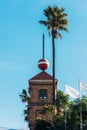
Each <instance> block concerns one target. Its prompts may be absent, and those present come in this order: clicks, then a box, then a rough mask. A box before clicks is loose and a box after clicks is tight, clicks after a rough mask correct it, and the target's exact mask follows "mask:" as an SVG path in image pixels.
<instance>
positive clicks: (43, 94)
mask: <svg viewBox="0 0 87 130" xmlns="http://www.w3.org/2000/svg"><path fill="white" fill-rule="evenodd" d="M39 98H40V99H47V90H46V89H40V90H39Z"/></svg>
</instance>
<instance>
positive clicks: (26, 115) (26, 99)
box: [19, 89, 30, 126]
mask: <svg viewBox="0 0 87 130" xmlns="http://www.w3.org/2000/svg"><path fill="white" fill-rule="evenodd" d="M19 96H20V98H21V100H22V102H23V103H26V105H25V107H26V109H25V110H24V120H25V121H26V122H27V123H28V126H29V99H30V97H29V94H28V92H27V90H25V89H23V90H22V93H21V94H19Z"/></svg>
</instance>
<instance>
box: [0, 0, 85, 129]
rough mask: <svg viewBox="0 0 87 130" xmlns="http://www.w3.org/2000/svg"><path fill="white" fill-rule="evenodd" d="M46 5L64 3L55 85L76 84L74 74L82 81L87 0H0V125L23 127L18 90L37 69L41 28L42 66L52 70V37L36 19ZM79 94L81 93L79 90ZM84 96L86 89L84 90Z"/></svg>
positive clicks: (25, 87)
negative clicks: (46, 64) (63, 28)
mask: <svg viewBox="0 0 87 130" xmlns="http://www.w3.org/2000/svg"><path fill="white" fill-rule="evenodd" d="M48 5H50V6H52V5H57V6H58V7H64V8H65V12H66V13H67V14H68V21H69V25H68V30H69V32H68V33H65V32H62V35H63V39H62V40H61V39H58V40H56V43H55V46H56V78H57V79H58V80H59V89H60V90H63V91H65V83H67V84H69V85H70V86H72V87H74V88H76V89H78V78H79V79H80V80H81V81H83V82H84V83H87V0H0V126H2V127H3V126H4V127H8V128H23V127H27V124H26V122H24V120H23V118H24V115H23V109H24V105H23V104H22V103H21V100H20V98H19V93H21V91H22V89H27V88H28V79H30V78H31V77H33V76H35V75H36V74H38V73H39V72H40V70H39V69H38V67H37V62H38V61H39V60H40V59H41V58H42V33H43V32H44V34H45V58H46V59H48V60H49V62H50V67H49V69H48V70H47V72H48V73H49V74H52V52H51V50H52V47H51V37H49V36H48V32H47V29H46V28H45V27H44V26H42V25H40V24H39V23H38V21H39V20H42V19H45V17H44V16H43V10H44V9H45V8H47V6H48ZM82 94H83V93H82ZM84 94H85V95H86V94H87V93H84Z"/></svg>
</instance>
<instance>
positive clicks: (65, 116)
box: [65, 108, 67, 130]
mask: <svg viewBox="0 0 87 130" xmlns="http://www.w3.org/2000/svg"><path fill="white" fill-rule="evenodd" d="M66 124H67V112H66V108H65V130H67V129H66Z"/></svg>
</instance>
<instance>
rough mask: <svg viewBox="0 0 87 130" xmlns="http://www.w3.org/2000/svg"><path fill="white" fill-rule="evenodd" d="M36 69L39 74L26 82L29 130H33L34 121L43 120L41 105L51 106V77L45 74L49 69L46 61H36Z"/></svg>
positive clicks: (56, 81)
mask: <svg viewBox="0 0 87 130" xmlns="http://www.w3.org/2000/svg"><path fill="white" fill-rule="evenodd" d="M38 67H39V68H40V69H41V72H40V73H39V74H37V75H35V76H34V77H33V78H31V79H29V80H28V84H29V92H30V99H29V124H30V130H34V127H35V120H36V119H38V118H40V119H44V118H45V117H44V115H43V113H42V111H43V105H46V104H47V105H50V104H51V105H52V104H53V77H52V76H51V75H50V74H48V73H47V72H45V70H46V69H47V68H48V67H49V62H48V60H46V59H44V57H43V58H42V59H41V60H39V61H38ZM57 85H58V80H57V79H55V92H56V90H57Z"/></svg>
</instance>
